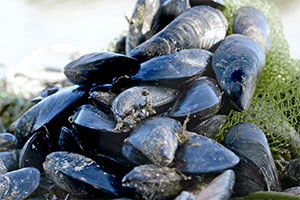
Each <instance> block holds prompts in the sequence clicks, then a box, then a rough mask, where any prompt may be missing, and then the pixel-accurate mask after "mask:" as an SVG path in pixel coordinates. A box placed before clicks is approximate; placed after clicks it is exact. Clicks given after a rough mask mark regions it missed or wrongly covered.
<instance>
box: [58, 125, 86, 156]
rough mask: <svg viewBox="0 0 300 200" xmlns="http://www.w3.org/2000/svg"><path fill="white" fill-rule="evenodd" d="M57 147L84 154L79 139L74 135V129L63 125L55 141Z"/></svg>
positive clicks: (60, 149)
mask: <svg viewBox="0 0 300 200" xmlns="http://www.w3.org/2000/svg"><path fill="white" fill-rule="evenodd" d="M57 149H58V150H59V151H70V152H74V153H79V154H84V148H83V147H82V145H81V143H80V141H79V139H78V138H77V137H76V134H75V133H74V131H73V130H72V129H69V128H67V127H65V126H63V127H62V128H61V131H60V135H59V138H58V142H57Z"/></svg>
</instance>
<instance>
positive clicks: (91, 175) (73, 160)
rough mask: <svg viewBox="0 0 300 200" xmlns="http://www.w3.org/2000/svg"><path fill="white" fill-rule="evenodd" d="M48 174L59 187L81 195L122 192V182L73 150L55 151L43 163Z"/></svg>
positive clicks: (114, 194)
mask: <svg viewBox="0 0 300 200" xmlns="http://www.w3.org/2000/svg"><path fill="white" fill-rule="evenodd" d="M43 167H44V171H45V172H46V175H47V176H48V177H49V178H50V179H51V180H52V181H53V182H54V183H55V184H56V185H58V186H59V187H61V188H62V189H64V190H66V191H68V192H70V193H71V194H76V195H79V196H88V195H91V194H93V192H94V193H97V192H101V193H104V194H107V195H111V196H119V195H120V194H121V188H120V185H119V184H120V183H119V182H118V181H117V178H116V177H115V176H114V175H113V174H112V173H111V172H109V171H107V170H104V169H101V168H100V167H99V166H98V165H97V163H96V162H95V161H93V160H92V159H90V158H87V157H84V156H82V155H80V154H76V153H71V152H64V151H60V152H53V153H51V154H49V155H48V156H47V158H46V161H45V162H44V163H43Z"/></svg>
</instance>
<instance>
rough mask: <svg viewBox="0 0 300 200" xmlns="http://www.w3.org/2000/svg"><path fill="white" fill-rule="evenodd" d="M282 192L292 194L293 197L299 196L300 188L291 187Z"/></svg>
mask: <svg viewBox="0 0 300 200" xmlns="http://www.w3.org/2000/svg"><path fill="white" fill-rule="evenodd" d="M283 192H286V193H289V194H293V195H300V186H296V187H291V188H287V189H285V190H283Z"/></svg>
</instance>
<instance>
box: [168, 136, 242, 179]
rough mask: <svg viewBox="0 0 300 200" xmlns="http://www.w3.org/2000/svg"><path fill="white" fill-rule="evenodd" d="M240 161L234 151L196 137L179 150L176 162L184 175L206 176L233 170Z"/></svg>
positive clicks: (210, 140) (201, 137)
mask: <svg viewBox="0 0 300 200" xmlns="http://www.w3.org/2000/svg"><path fill="white" fill-rule="evenodd" d="M239 160H240V159H239V158H238V157H237V156H236V155H235V154H234V153H233V152H232V151H230V150H229V149H227V148H225V147H224V146H222V145H221V144H219V143H217V142H215V141H214V140H212V139H209V138H207V137H205V136H202V135H195V136H192V137H191V138H189V139H188V140H187V141H186V142H185V143H184V144H183V145H182V146H180V147H179V148H178V150H177V152H176V159H175V161H174V162H175V166H176V167H177V168H179V169H180V170H181V171H182V172H183V173H187V174H195V175H197V174H198V175H205V174H212V173H218V172H221V171H224V170H226V169H229V168H232V167H234V166H236V165H237V164H238V163H239Z"/></svg>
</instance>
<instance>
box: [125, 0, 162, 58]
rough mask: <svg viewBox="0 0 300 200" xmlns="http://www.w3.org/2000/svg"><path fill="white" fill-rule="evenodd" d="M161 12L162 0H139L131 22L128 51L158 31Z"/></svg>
mask: <svg viewBox="0 0 300 200" xmlns="http://www.w3.org/2000/svg"><path fill="white" fill-rule="evenodd" d="M161 14H162V10H161V4H160V0H137V2H136V5H135V8H134V11H133V13H132V16H131V19H130V22H129V31H128V34H127V37H126V53H128V52H129V51H130V50H131V49H133V48H135V47H136V46H138V45H139V44H140V43H142V42H144V41H145V40H147V39H149V38H150V37H152V36H153V35H154V34H155V33H156V31H157V30H158V28H159V25H160V20H161V19H160V18H161Z"/></svg>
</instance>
